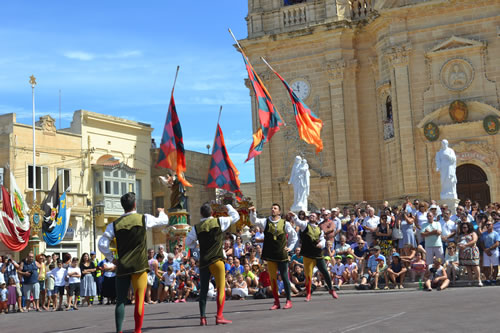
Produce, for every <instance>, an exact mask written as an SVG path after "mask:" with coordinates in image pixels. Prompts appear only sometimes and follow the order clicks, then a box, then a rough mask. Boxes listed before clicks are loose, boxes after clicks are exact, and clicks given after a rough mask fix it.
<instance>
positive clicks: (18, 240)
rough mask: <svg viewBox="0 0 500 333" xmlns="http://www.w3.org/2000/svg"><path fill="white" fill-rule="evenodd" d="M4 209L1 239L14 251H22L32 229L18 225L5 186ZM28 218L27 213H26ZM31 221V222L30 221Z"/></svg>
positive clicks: (0, 232)
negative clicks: (23, 228)
mask: <svg viewBox="0 0 500 333" xmlns="http://www.w3.org/2000/svg"><path fill="white" fill-rule="evenodd" d="M2 197H3V209H2V211H1V215H2V220H1V221H0V240H2V242H3V243H4V244H5V246H7V247H8V248H9V249H10V250H12V251H16V252H19V251H22V250H23V249H24V248H25V247H26V245H28V241H29V238H30V231H31V229H29V228H28V229H27V230H22V229H21V228H18V227H16V225H15V221H14V220H15V217H14V211H13V210H12V204H11V197H10V194H9V192H8V191H7V189H6V188H5V187H3V186H2ZM26 218H27V215H26ZM28 223H29V222H28Z"/></svg>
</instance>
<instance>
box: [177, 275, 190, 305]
mask: <svg viewBox="0 0 500 333" xmlns="http://www.w3.org/2000/svg"><path fill="white" fill-rule="evenodd" d="M186 278H187V277H186V275H185V274H181V275H180V276H179V284H178V285H177V290H176V294H177V299H176V300H175V302H174V303H185V302H186V299H187V298H188V296H189V293H190V292H191V291H192V283H191V285H188V284H187V283H186ZM190 282H191V281H190Z"/></svg>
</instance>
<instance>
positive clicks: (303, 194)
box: [288, 156, 310, 212]
mask: <svg viewBox="0 0 500 333" xmlns="http://www.w3.org/2000/svg"><path fill="white" fill-rule="evenodd" d="M309 178H310V173H309V165H308V164H307V160H306V159H302V158H301V157H300V156H297V157H295V162H294V164H293V167H292V173H291V175H290V181H289V182H288V184H292V185H293V205H292V207H291V208H290V209H291V210H292V211H294V212H298V211H301V210H303V211H307V198H308V196H309V187H310V183H309Z"/></svg>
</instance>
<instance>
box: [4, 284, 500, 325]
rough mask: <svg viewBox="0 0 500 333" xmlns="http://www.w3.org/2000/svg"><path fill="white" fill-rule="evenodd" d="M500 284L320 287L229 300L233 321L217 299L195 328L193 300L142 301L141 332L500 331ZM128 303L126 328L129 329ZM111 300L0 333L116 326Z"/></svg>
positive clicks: (20, 316) (37, 316)
mask: <svg viewBox="0 0 500 333" xmlns="http://www.w3.org/2000/svg"><path fill="white" fill-rule="evenodd" d="M499 294H500V288H496V287H483V288H477V287H471V288H452V289H448V290H444V291H432V292H423V291H418V290H416V289H414V288H406V289H403V290H398V291H393V292H387V291H378V292H376V293H373V292H359V291H357V292H356V293H350V292H349V291H341V294H340V297H339V299H338V300H333V299H332V298H331V297H330V296H329V295H325V294H324V293H319V294H315V295H313V298H312V301H311V302H309V303H306V302H304V298H294V299H293V302H294V303H293V304H294V307H293V309H291V310H283V309H280V310H276V311H269V310H268V309H269V307H270V306H271V305H272V300H271V299H264V300H243V301H227V302H226V311H225V315H226V317H227V318H228V319H232V320H233V321H234V324H231V325H226V326H216V325H215V319H214V315H215V310H216V304H215V302H209V303H208V305H207V310H208V311H207V316H208V323H209V326H207V327H204V328H200V327H199V326H198V324H199V317H198V303H196V302H188V303H181V304H173V303H169V304H156V305H147V306H146V314H145V320H144V327H143V332H184V333H185V332H251V333H255V332H259V330H260V331H262V332H287V333H289V332H313V333H321V332H335V333H347V332H471V331H474V333H478V332H499V331H500V330H499V329H498V326H499V325H498V324H499V320H498V296H499ZM132 310H133V308H132V306H127V309H126V320H125V323H124V330H125V331H124V332H133V325H134V323H133V313H132ZM113 314H114V308H113V306H94V307H91V308H82V309H80V310H79V311H71V312H50V313H48V312H40V313H37V312H30V313H14V314H8V315H0V332H1V333H25V332H36V333H42V332H51V333H63V332H64V333H66V332H71V333H82V332H92V333H94V332H96V333H99V332H114V318H113Z"/></svg>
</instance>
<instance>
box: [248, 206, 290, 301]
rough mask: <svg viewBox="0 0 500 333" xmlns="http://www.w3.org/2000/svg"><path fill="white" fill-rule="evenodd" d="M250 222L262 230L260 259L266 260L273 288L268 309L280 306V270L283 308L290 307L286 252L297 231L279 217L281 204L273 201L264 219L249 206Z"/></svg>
mask: <svg viewBox="0 0 500 333" xmlns="http://www.w3.org/2000/svg"><path fill="white" fill-rule="evenodd" d="M248 211H249V213H250V223H252V224H253V225H256V226H258V227H260V228H261V229H262V230H264V247H263V250H262V257H261V259H262V260H266V261H267V268H268V270H269V277H270V279H271V288H272V290H273V296H274V304H273V306H272V307H271V309H270V310H277V309H279V308H280V299H279V292H278V283H277V276H278V275H277V271H278V270H279V271H280V274H281V277H282V279H283V283H284V287H285V294H286V304H285V306H284V309H291V308H292V299H291V292H290V290H291V287H290V280H289V279H288V252H289V251H290V249H293V248H294V247H295V243H296V242H297V233H296V232H295V229H294V228H293V227H292V225H291V224H290V223H289V222H287V221H285V220H284V219H282V218H281V206H280V205H279V204H277V203H274V204H273V205H272V206H271V216H269V217H268V218H264V219H259V218H257V211H256V209H255V207H253V206H252V207H249V208H248Z"/></svg>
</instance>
